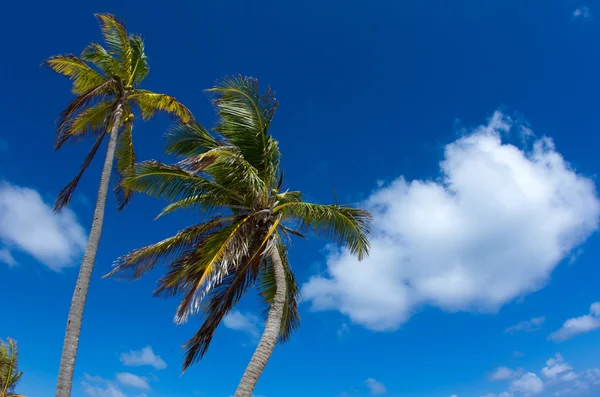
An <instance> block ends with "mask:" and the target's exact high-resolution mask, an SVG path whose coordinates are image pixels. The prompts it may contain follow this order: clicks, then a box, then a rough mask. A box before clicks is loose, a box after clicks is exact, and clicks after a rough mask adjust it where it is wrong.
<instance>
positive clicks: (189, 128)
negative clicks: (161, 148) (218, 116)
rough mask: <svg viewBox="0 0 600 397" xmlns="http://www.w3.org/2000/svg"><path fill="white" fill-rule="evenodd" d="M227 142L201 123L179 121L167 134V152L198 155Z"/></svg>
mask: <svg viewBox="0 0 600 397" xmlns="http://www.w3.org/2000/svg"><path fill="white" fill-rule="evenodd" d="M224 145H225V144H224V143H223V142H221V141H220V140H219V139H217V138H216V137H214V136H213V135H212V134H211V133H210V132H208V131H207V130H206V128H204V127H203V126H202V125H201V124H200V123H198V122H197V121H194V120H192V121H191V122H190V123H188V124H184V123H177V124H175V125H174V126H172V127H171V128H170V129H169V131H168V133H167V136H166V153H167V154H173V155H176V156H183V157H189V156H196V155H199V154H202V153H204V152H206V151H208V150H210V149H214V148H217V147H219V146H224Z"/></svg>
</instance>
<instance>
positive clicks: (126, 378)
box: [116, 372, 150, 390]
mask: <svg viewBox="0 0 600 397" xmlns="http://www.w3.org/2000/svg"><path fill="white" fill-rule="evenodd" d="M116 377H117V381H118V382H119V383H120V384H122V385H123V386H128V387H133V388H135V389H142V390H149V389H150V385H149V384H148V380H147V379H146V378H143V377H141V376H137V375H135V374H132V373H130V372H119V373H118V374H117V375H116Z"/></svg>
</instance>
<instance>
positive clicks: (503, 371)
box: [488, 367, 523, 382]
mask: <svg viewBox="0 0 600 397" xmlns="http://www.w3.org/2000/svg"><path fill="white" fill-rule="evenodd" d="M522 374H523V370H522V369H510V368H508V367H498V368H496V369H495V370H494V371H493V372H492V373H491V374H489V375H488V379H489V380H490V381H492V382H498V381H503V380H509V379H514V378H516V377H518V376H520V375H522Z"/></svg>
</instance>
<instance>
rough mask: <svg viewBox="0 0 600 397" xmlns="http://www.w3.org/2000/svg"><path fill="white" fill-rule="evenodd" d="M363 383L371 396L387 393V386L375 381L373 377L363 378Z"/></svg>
mask: <svg viewBox="0 0 600 397" xmlns="http://www.w3.org/2000/svg"><path fill="white" fill-rule="evenodd" d="M364 384H365V386H367V389H368V390H369V394H371V395H373V396H376V395H379V394H385V393H387V388H386V387H385V385H384V384H383V383H381V382H379V381H376V380H375V379H373V378H368V379H367V380H365V382H364Z"/></svg>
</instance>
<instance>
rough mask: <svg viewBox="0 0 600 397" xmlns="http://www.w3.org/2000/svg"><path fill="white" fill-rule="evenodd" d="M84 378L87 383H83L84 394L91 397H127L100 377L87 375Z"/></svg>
mask: <svg viewBox="0 0 600 397" xmlns="http://www.w3.org/2000/svg"><path fill="white" fill-rule="evenodd" d="M83 376H84V377H85V378H86V380H87V382H86V381H83V382H81V386H82V388H83V392H84V393H85V394H87V395H88V396H89V397H127V396H126V395H125V394H124V393H123V392H122V391H121V389H119V388H118V387H117V386H116V385H115V384H113V383H112V382H110V381H107V380H105V379H103V378H102V377H100V376H91V375H89V374H87V373H84V374H83ZM89 382H91V383H89Z"/></svg>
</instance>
